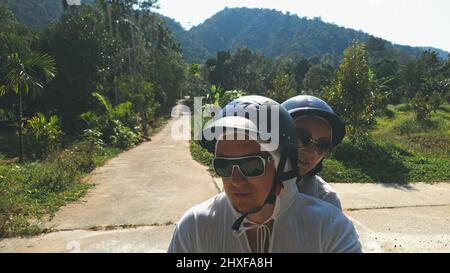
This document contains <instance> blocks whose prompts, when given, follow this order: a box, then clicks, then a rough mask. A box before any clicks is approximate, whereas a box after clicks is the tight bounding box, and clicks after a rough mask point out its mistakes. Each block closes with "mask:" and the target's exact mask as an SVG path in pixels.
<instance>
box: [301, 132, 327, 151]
mask: <svg viewBox="0 0 450 273" xmlns="http://www.w3.org/2000/svg"><path fill="white" fill-rule="evenodd" d="M297 136H298V146H299V148H300V149H301V148H304V147H308V146H310V145H312V147H313V148H314V151H315V152H316V153H318V154H325V153H327V152H328V151H329V150H330V149H331V142H330V141H327V140H315V139H313V138H312V136H311V133H310V132H308V131H306V130H298V131H297Z"/></svg>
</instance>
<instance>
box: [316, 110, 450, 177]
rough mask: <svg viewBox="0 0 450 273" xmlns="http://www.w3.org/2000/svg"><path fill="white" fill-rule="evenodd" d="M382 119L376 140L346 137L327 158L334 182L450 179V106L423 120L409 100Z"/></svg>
mask: <svg viewBox="0 0 450 273" xmlns="http://www.w3.org/2000/svg"><path fill="white" fill-rule="evenodd" d="M388 110H389V112H390V113H391V114H390V115H389V116H383V117H380V118H378V119H377V126H376V128H375V130H374V131H373V132H372V139H371V140H366V141H361V142H359V143H356V144H355V145H351V144H350V143H349V142H348V141H344V142H343V143H342V144H341V145H339V146H338V147H336V149H335V151H333V153H332V154H331V155H330V157H329V158H327V159H325V161H324V169H323V170H322V172H321V173H320V175H321V176H322V177H323V178H324V179H325V180H327V181H330V182H378V183H399V184H404V183H410V182H426V183H435V182H448V181H450V106H449V104H444V105H442V106H441V107H440V108H439V110H438V111H437V112H436V113H432V115H431V117H430V119H429V120H427V121H417V120H416V118H415V116H414V113H412V112H411V111H410V109H409V107H408V105H405V104H400V105H396V106H392V105H390V106H389V107H388Z"/></svg>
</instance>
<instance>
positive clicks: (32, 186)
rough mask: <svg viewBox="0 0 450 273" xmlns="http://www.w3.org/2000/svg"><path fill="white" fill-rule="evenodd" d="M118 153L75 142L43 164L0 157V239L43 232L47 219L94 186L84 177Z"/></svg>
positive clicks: (109, 149) (111, 149)
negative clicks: (43, 223) (16, 161)
mask: <svg viewBox="0 0 450 273" xmlns="http://www.w3.org/2000/svg"><path fill="white" fill-rule="evenodd" d="M118 153H119V150H118V149H115V148H104V149H92V148H91V147H90V145H88V144H87V143H85V142H76V143H73V144H72V145H71V146H70V147H68V148H66V149H64V150H63V151H60V152H58V153H55V154H53V155H52V156H50V157H49V158H48V159H46V160H44V161H39V162H28V163H24V164H16V163H14V162H8V161H5V160H1V158H0V237H10V236H25V235H34V234H37V233H40V232H42V222H43V221H45V219H44V218H45V216H51V215H52V214H53V213H55V212H56V211H57V210H58V209H59V208H60V207H61V206H63V205H64V204H66V203H67V202H71V201H75V200H78V199H79V198H80V197H81V196H83V195H84V194H85V193H86V192H87V190H88V189H89V188H91V187H92V186H93V185H92V184H88V183H86V182H84V181H83V180H84V179H83V178H84V177H85V176H86V175H87V174H88V173H90V172H91V171H92V170H93V169H94V168H95V167H97V166H99V165H102V164H104V163H105V162H106V160H108V159H109V158H111V157H114V156H115V155H117V154H118Z"/></svg>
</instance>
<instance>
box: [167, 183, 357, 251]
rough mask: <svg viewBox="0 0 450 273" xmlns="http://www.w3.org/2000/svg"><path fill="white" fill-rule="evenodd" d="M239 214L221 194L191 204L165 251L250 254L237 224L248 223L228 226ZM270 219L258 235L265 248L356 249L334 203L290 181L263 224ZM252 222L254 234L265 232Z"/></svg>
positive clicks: (349, 226)
mask: <svg viewBox="0 0 450 273" xmlns="http://www.w3.org/2000/svg"><path fill="white" fill-rule="evenodd" d="M239 216H241V214H240V213H239V212H238V211H236V210H235V209H234V208H233V206H232V205H231V203H230V202H229V200H228V198H227V196H226V194H225V193H223V192H222V193H220V194H218V195H216V196H214V197H212V198H211V199H209V200H207V201H205V202H203V203H201V204H198V205H196V206H194V207H192V208H191V209H190V210H189V211H188V212H186V214H185V215H184V216H183V217H182V218H181V220H180V221H179V222H178V224H177V226H176V228H175V231H174V234H173V237H172V241H171V242H170V245H169V249H168V252H177V253H198V252H200V253H226V252H233V253H248V252H251V249H250V246H249V244H248V241H247V235H246V232H245V230H244V229H243V228H242V227H244V226H246V223H247V224H248V223H251V222H250V221H249V220H248V219H245V220H244V222H243V224H242V225H241V230H240V231H239V232H234V231H233V230H232V229H231V226H232V225H233V223H234V222H235V220H236V219H237V218H238V217H239ZM271 219H273V220H274V222H273V228H272V230H271V232H270V233H269V234H268V236H265V235H264V236H263V237H267V239H268V240H270V241H269V252H361V244H360V242H359V236H358V234H357V233H356V231H355V228H354V227H353V224H352V222H351V221H350V220H349V219H348V218H347V217H346V216H345V215H344V214H343V213H342V211H341V210H339V209H337V208H336V207H334V206H333V205H331V204H329V203H327V202H324V201H321V200H319V199H316V198H312V197H310V196H307V195H304V194H302V193H299V192H298V189H297V185H296V183H295V179H291V180H289V181H285V182H283V189H282V190H281V193H280V195H279V196H278V197H277V201H276V202H275V207H274V212H273V215H272V217H271V218H270V219H268V220H267V221H266V222H268V221H270V220H271ZM253 224H254V223H253ZM254 225H256V224H254ZM256 226H257V231H258V233H259V232H260V230H261V231H263V230H267V228H263V227H262V226H263V225H256ZM262 233H264V234H266V235H267V233H265V231H264V232H262ZM262 245H264V242H263V243H262Z"/></svg>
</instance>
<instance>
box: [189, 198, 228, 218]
mask: <svg viewBox="0 0 450 273" xmlns="http://www.w3.org/2000/svg"><path fill="white" fill-rule="evenodd" d="M226 208H227V200H226V196H225V193H223V192H222V193H219V194H216V195H215V196H213V197H211V198H210V199H208V200H206V201H204V202H202V203H199V204H197V205H195V206H193V207H192V208H190V209H189V210H188V211H187V212H186V213H185V214H184V215H183V217H181V220H180V222H186V221H187V222H190V221H195V222H198V221H205V220H208V219H210V220H213V219H214V218H215V217H217V216H218V215H221V214H222V213H223V211H224V210H225V209H226Z"/></svg>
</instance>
